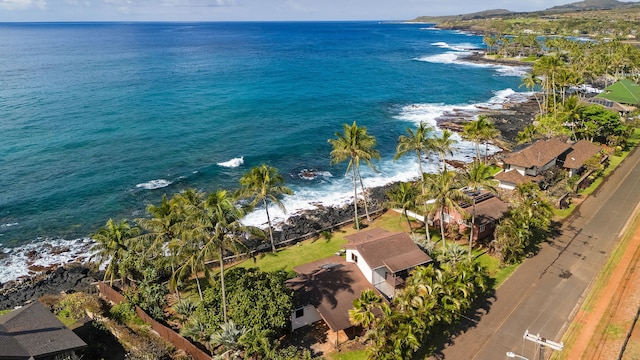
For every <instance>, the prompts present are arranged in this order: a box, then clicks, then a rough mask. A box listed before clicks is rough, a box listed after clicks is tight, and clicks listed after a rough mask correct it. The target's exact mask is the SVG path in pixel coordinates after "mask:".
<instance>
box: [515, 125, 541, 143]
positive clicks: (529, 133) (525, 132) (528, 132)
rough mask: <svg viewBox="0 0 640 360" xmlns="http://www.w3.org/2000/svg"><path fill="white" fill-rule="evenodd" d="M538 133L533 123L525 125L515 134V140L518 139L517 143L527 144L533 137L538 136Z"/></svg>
mask: <svg viewBox="0 0 640 360" xmlns="http://www.w3.org/2000/svg"><path fill="white" fill-rule="evenodd" d="M539 136H540V135H539V134H538V129H537V128H536V127H535V125H533V124H531V125H527V126H525V127H524V129H522V131H520V132H519V133H518V135H517V136H516V140H518V144H527V143H530V142H532V141H533V140H534V139H536V138H538V137H539Z"/></svg>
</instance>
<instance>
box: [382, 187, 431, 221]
mask: <svg viewBox="0 0 640 360" xmlns="http://www.w3.org/2000/svg"><path fill="white" fill-rule="evenodd" d="M417 196H418V193H417V191H416V188H415V187H414V186H413V184H412V183H410V182H401V183H399V184H398V185H397V186H396V187H395V188H393V189H391V190H389V191H387V197H388V198H389V201H388V202H387V203H386V204H385V206H387V207H393V208H400V209H401V210H402V215H404V217H405V219H406V220H407V224H408V225H409V231H410V232H411V233H413V229H412V228H411V220H410V219H409V215H408V214H407V211H408V210H409V209H411V208H413V206H414V205H415V203H416V198H417ZM425 217H426V213H425Z"/></svg>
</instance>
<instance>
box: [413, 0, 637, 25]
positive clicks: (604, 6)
mask: <svg viewBox="0 0 640 360" xmlns="http://www.w3.org/2000/svg"><path fill="white" fill-rule="evenodd" d="M634 7H640V2H621V1H618V0H584V1H578V2H573V3H569V4H566V5H558V6H554V7H552V8H548V9H546V10H540V11H535V12H529V14H534V13H544V14H553V13H563V12H568V11H588V10H615V9H626V8H634ZM517 14H523V13H521V12H513V11H510V10H506V9H493V10H485V11H480V12H475V13H469V14H461V15H446V16H420V17H417V18H415V19H414V20H413V21H416V22H443V21H460V20H471V19H486V18H490V17H504V16H510V15H517Z"/></svg>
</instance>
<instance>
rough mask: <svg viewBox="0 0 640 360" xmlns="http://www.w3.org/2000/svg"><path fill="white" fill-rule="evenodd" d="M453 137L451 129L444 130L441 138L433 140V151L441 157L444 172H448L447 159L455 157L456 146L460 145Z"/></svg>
mask: <svg viewBox="0 0 640 360" xmlns="http://www.w3.org/2000/svg"><path fill="white" fill-rule="evenodd" d="M452 136H453V132H451V131H450V130H449V129H444V130H443V131H442V134H441V135H440V136H438V137H435V138H433V139H431V150H432V151H435V152H437V153H438V155H439V156H440V161H442V163H443V164H444V171H447V162H446V161H445V158H446V157H447V156H451V155H453V149H454V146H455V144H457V143H458V141H457V140H455V139H453V138H452Z"/></svg>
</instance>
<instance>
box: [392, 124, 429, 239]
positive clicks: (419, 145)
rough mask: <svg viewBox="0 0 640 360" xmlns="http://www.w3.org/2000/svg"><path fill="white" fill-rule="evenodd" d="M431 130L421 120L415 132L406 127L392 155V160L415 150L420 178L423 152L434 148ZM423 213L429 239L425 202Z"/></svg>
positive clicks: (422, 172)
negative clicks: (404, 133) (406, 134)
mask: <svg viewBox="0 0 640 360" xmlns="http://www.w3.org/2000/svg"><path fill="white" fill-rule="evenodd" d="M433 131H434V129H433V127H431V126H427V124H426V123H425V122H422V121H421V122H420V124H419V125H418V127H417V128H416V131H415V132H414V131H413V130H411V128H407V133H409V135H408V136H405V135H401V136H400V137H399V138H398V146H397V148H396V155H395V157H394V160H397V159H399V158H400V157H401V156H403V155H406V154H408V153H409V152H411V151H415V153H416V157H417V159H418V171H419V173H420V179H422V176H423V174H424V171H422V155H423V154H424V153H425V152H429V151H433V150H434V147H433V143H432V136H431V135H432V134H433ZM420 184H421V188H422V189H421V190H422V191H421V194H422V195H423V196H424V183H423V182H420ZM423 213H424V214H423V215H424V226H425V231H426V235H427V239H429V223H428V219H427V204H426V203H425V204H424V212H423ZM405 215H406V214H405ZM407 221H408V218H407ZM409 228H411V225H409Z"/></svg>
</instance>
